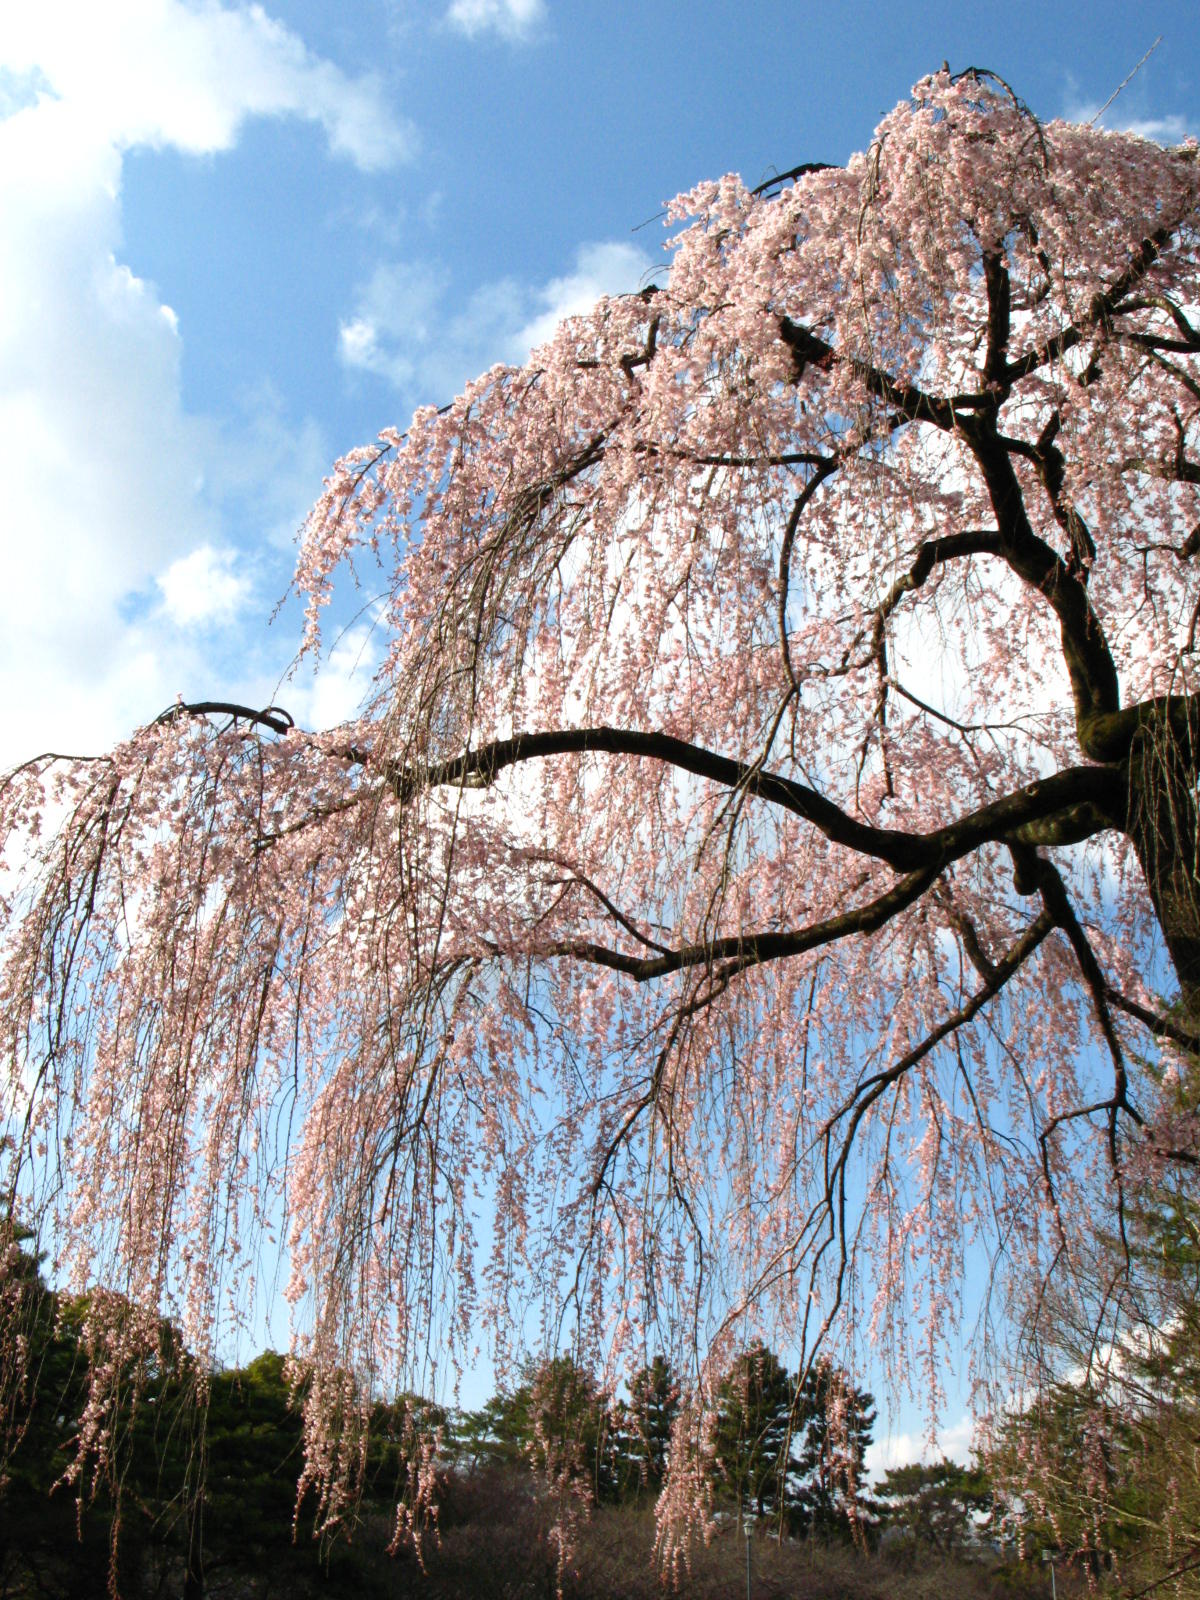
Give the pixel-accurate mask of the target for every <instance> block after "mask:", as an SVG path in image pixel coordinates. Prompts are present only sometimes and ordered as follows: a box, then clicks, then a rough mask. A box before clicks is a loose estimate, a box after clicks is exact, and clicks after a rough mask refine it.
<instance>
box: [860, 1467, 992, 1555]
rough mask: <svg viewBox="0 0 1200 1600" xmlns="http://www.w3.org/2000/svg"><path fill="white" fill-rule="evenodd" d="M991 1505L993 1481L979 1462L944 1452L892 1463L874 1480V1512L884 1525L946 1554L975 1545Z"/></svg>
mask: <svg viewBox="0 0 1200 1600" xmlns="http://www.w3.org/2000/svg"><path fill="white" fill-rule="evenodd" d="M991 1508H992V1486H991V1480H990V1479H989V1477H988V1474H987V1472H986V1471H985V1470H984V1469H983V1467H981V1466H978V1465H976V1466H972V1467H963V1466H959V1464H958V1463H957V1462H956V1461H950V1460H948V1459H946V1458H945V1457H943V1458H942V1460H941V1461H934V1462H928V1463H926V1462H913V1463H911V1464H910V1465H908V1466H904V1467H892V1468H890V1469H889V1471H888V1472H886V1473H885V1474H884V1476H883V1478H882V1480H881V1481H880V1482H879V1483H877V1484H876V1485H875V1512H876V1515H877V1517H878V1518H879V1524H880V1526H881V1527H882V1528H884V1529H890V1530H892V1531H893V1532H894V1533H899V1534H901V1535H902V1536H903V1538H904V1539H906V1540H908V1541H911V1542H912V1543H913V1544H916V1545H926V1546H928V1547H929V1548H930V1549H932V1550H941V1551H945V1552H947V1553H949V1552H954V1551H965V1550H970V1549H973V1548H976V1547H977V1546H978V1544H979V1537H980V1535H979V1529H980V1527H981V1525H982V1522H983V1519H984V1518H986V1516H987V1514H988V1513H989V1512H990V1511H991Z"/></svg>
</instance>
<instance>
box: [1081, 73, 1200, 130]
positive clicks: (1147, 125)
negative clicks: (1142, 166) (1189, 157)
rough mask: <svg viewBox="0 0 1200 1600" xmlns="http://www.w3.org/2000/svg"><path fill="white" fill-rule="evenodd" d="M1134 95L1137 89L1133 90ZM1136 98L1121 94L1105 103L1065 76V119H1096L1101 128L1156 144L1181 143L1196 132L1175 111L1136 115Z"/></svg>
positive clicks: (1089, 120)
mask: <svg viewBox="0 0 1200 1600" xmlns="http://www.w3.org/2000/svg"><path fill="white" fill-rule="evenodd" d="M1134 92H1135V94H1136V90H1135V91H1134ZM1136 105H1137V101H1136V99H1132V100H1131V99H1129V98H1126V97H1124V96H1122V95H1117V97H1116V98H1115V99H1114V100H1113V101H1112V103H1111V104H1109V105H1107V106H1105V104H1104V102H1103V101H1100V100H1091V99H1085V98H1084V96H1082V95H1081V94H1080V93H1079V87H1078V85H1077V84H1076V83H1075V82H1074V80H1071V79H1068V86H1067V103H1066V109H1065V111H1064V112H1063V115H1064V116H1065V117H1066V119H1067V121H1068V122H1098V124H1099V126H1100V127H1102V128H1111V129H1113V130H1114V131H1116V132H1119V133H1133V134H1136V135H1137V136H1138V138H1140V139H1153V140H1154V141H1155V143H1156V144H1166V145H1172V144H1181V143H1182V142H1183V140H1184V139H1187V138H1190V137H1192V136H1194V135H1195V133H1196V131H1197V128H1196V124H1195V123H1194V122H1192V121H1190V120H1189V119H1188V118H1187V117H1182V116H1180V115H1179V114H1178V113H1177V112H1170V113H1168V114H1166V115H1163V116H1154V117H1147V116H1136V115H1135V114H1134V111H1135V107H1136Z"/></svg>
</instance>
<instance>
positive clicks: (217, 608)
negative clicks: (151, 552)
mask: <svg viewBox="0 0 1200 1600" xmlns="http://www.w3.org/2000/svg"><path fill="white" fill-rule="evenodd" d="M237 560H238V553H237V551H236V550H214V549H213V547H212V545H210V544H202V545H201V546H200V547H199V548H198V549H196V550H193V551H192V553H191V554H190V555H186V556H180V557H179V559H178V560H177V561H172V563H171V565H170V566H169V567H168V568H167V570H166V571H165V572H162V573H160V574H159V576H158V579H157V582H158V587H159V590H160V591H161V593H162V604H163V611H164V612H165V613H166V615H167V616H168V617H169V618H170V620H171V621H172V622H173V623H174V624H175V625H176V626H177V627H180V628H195V627H205V626H213V625H221V624H225V623H229V622H232V621H233V619H234V617H235V616H236V615H237V613H238V612H239V611H240V610H241V608H242V606H243V605H244V604H245V602H246V601H247V599H248V598H249V596H250V591H251V587H252V586H251V583H250V580H249V578H247V577H246V576H245V575H244V574H242V573H238V572H235V571H234V567H235V564H236V563H237Z"/></svg>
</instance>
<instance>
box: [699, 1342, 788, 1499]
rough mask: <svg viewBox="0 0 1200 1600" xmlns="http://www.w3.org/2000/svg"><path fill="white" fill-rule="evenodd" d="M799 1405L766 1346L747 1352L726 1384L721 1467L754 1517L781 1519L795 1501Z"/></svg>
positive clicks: (719, 1437)
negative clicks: (794, 1479)
mask: <svg viewBox="0 0 1200 1600" xmlns="http://www.w3.org/2000/svg"><path fill="white" fill-rule="evenodd" d="M795 1401H796V1394H795V1390H794V1387H793V1384H792V1380H791V1379H790V1378H789V1376H788V1374H787V1370H786V1368H785V1367H783V1366H782V1365H781V1364H780V1361H779V1357H778V1356H777V1355H776V1354H775V1352H774V1351H773V1350H768V1349H767V1347H766V1346H765V1345H764V1344H762V1343H761V1342H758V1343H755V1344H752V1345H751V1346H750V1347H749V1348H748V1349H747V1350H744V1351H743V1352H742V1354H741V1355H740V1356H739V1357H738V1359H737V1361H736V1362H735V1363H734V1366H733V1370H732V1371H731V1372H730V1373H729V1375H728V1376H727V1377H726V1378H725V1380H724V1381H723V1382H722V1384H721V1387H720V1390H719V1393H718V1397H717V1430H716V1441H715V1442H716V1450H715V1460H716V1465H717V1468H718V1470H719V1472H720V1473H721V1475H722V1479H723V1483H724V1486H725V1487H726V1490H727V1492H728V1493H729V1494H730V1495H731V1496H732V1498H733V1501H734V1503H735V1504H736V1505H737V1506H738V1507H739V1508H740V1509H741V1510H742V1511H743V1512H745V1513H746V1514H748V1515H750V1514H753V1515H757V1516H759V1517H765V1516H766V1515H767V1514H768V1513H770V1514H771V1515H780V1514H782V1513H784V1512H785V1511H787V1510H789V1509H790V1508H791V1507H792V1506H793V1505H794V1503H795V1498H794V1489H793V1484H792V1477H791V1475H792V1473H793V1470H794V1468H796V1467H797V1466H798V1462H797V1461H796V1459H795V1455H794V1448H795V1446H796V1444H797V1443H798V1442H799V1441H798V1439H797V1437H796V1419H795V1417H794V1415H793V1412H794V1407H795Z"/></svg>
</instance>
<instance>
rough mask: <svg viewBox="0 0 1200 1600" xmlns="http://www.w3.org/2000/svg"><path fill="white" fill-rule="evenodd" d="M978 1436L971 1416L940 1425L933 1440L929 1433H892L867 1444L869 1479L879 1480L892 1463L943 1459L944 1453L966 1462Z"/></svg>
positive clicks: (900, 1463)
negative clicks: (942, 1426)
mask: <svg viewBox="0 0 1200 1600" xmlns="http://www.w3.org/2000/svg"><path fill="white" fill-rule="evenodd" d="M974 1439H975V1425H974V1423H973V1422H972V1421H971V1418H970V1417H967V1416H963V1417H960V1418H959V1419H958V1421H957V1422H954V1423H951V1425H950V1426H949V1427H948V1428H940V1429H939V1430H938V1433H937V1437H936V1439H935V1440H934V1441H933V1443H932V1444H931V1443H930V1440H929V1437H928V1435H926V1434H920V1433H889V1434H887V1435H886V1436H885V1437H884V1438H882V1439H876V1440H874V1441H873V1442H872V1443H871V1444H870V1445H869V1446H868V1448H867V1454H866V1460H865V1462H864V1466H865V1469H866V1476H867V1480H868V1482H870V1483H876V1482H878V1480H879V1479H880V1478H882V1477H883V1475H884V1473H885V1472H887V1471H889V1470H890V1469H891V1468H892V1467H907V1466H908V1465H910V1463H912V1462H914V1461H927V1462H932V1461H940V1460H941V1459H942V1457H943V1456H946V1457H948V1458H949V1459H950V1460H951V1461H958V1462H960V1463H962V1464H964V1465H965V1464H966V1463H968V1462H969V1461H970V1459H971V1451H972V1446H973V1444H974Z"/></svg>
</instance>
